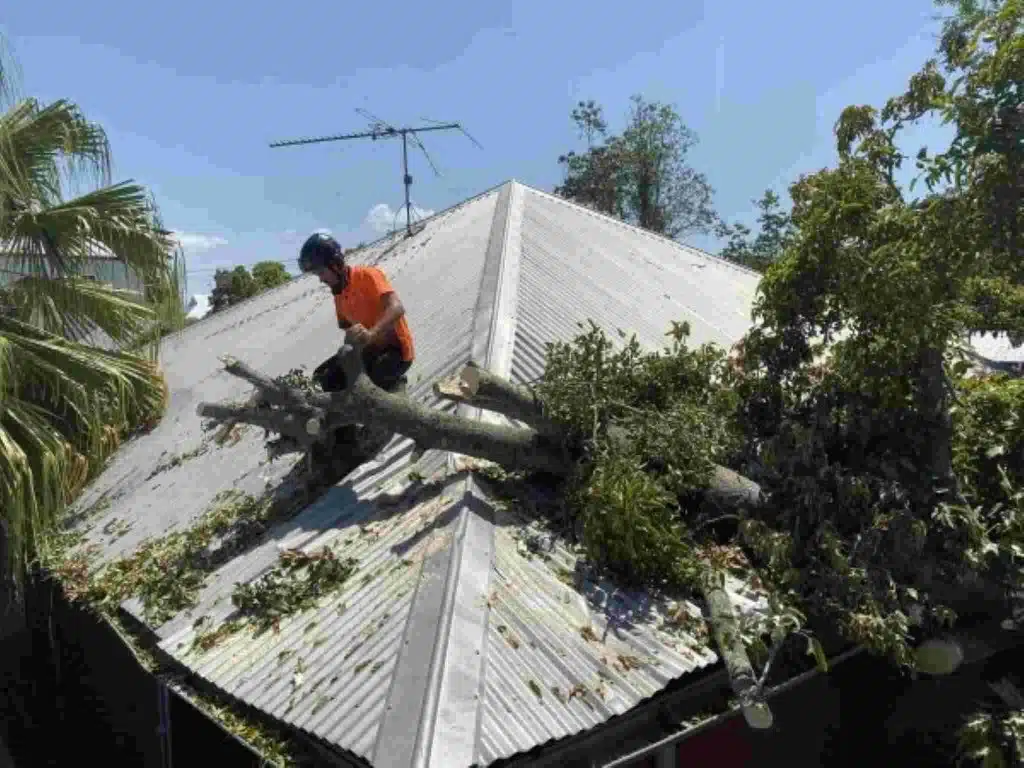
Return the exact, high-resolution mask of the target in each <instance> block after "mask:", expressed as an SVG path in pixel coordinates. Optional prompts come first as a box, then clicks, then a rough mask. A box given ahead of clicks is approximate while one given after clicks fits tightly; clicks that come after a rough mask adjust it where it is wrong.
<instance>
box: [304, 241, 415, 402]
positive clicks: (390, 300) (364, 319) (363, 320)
mask: <svg viewBox="0 0 1024 768" xmlns="http://www.w3.org/2000/svg"><path fill="white" fill-rule="evenodd" d="M299 268H300V269H301V270H302V271H303V272H312V273H314V274H316V275H317V276H318V277H319V278H320V282H322V283H324V284H325V285H326V286H328V287H329V288H330V289H331V291H332V293H334V309H335V313H336V314H337V317H338V326H339V327H340V328H342V329H343V330H349V331H350V332H354V333H355V334H356V338H357V340H358V341H360V342H361V343H362V345H363V368H364V370H365V371H366V375H367V376H368V377H369V379H370V381H372V382H373V383H374V384H376V385H377V386H378V387H380V388H381V389H384V390H387V391H389V392H394V391H395V390H398V389H404V386H405V383H406V378H405V374H406V372H407V371H408V370H409V366H410V365H412V362H413V360H414V359H415V351H414V349H413V343H412V333H411V332H410V330H409V324H408V322H406V319H405V307H403V306H402V300H401V299H400V298H399V297H398V293H397V292H396V291H395V289H394V288H393V287H392V286H391V283H390V281H389V280H388V278H387V277H386V276H385V274H384V273H383V272H382V271H381V270H379V269H378V268H377V267H369V266H362V265H351V264H346V263H345V254H344V250H343V249H342V247H341V245H340V244H339V243H338V241H337V240H335V239H334V238H333V237H331V236H330V235H328V234H325V233H322V232H316V233H314V234H312V235H310V237H309V238H308V239H307V240H306V242H305V243H304V244H303V245H302V250H301V251H300V252H299ZM313 378H314V380H316V381H317V382H318V383H319V384H320V386H321V388H322V389H323V390H324V391H326V392H332V391H338V390H340V389H344V388H345V377H344V374H343V373H342V371H341V369H340V367H339V366H338V364H337V360H336V358H335V357H334V356H333V355H332V356H331V357H330V358H329V359H328V360H325V361H324V362H323V363H322V364H321V365H320V366H319V367H318V368H317V369H316V370H315V371H314V372H313Z"/></svg>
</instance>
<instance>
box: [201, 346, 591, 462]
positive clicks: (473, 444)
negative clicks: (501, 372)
mask: <svg viewBox="0 0 1024 768" xmlns="http://www.w3.org/2000/svg"><path fill="white" fill-rule="evenodd" d="M338 360H339V362H340V364H341V367H342V370H343V372H344V373H345V379H346V382H347V383H348V386H347V388H346V389H345V390H343V391H341V392H324V393H316V394H310V395H307V394H304V393H302V392H300V391H298V390H292V389H291V388H289V387H284V386H282V385H280V384H278V383H277V382H275V381H273V380H272V379H270V378H269V377H267V376H265V375H263V374H261V373H259V372H257V371H254V370H252V369H251V368H249V367H248V366H246V365H245V364H243V363H241V362H239V361H235V360H229V361H227V363H226V366H225V369H226V370H227V371H228V373H231V374H232V375H234V376H238V377H239V378H241V379H244V380H245V381H248V382H250V383H252V384H254V385H255V386H256V388H257V389H258V390H259V392H260V395H261V399H262V400H264V401H266V402H268V403H271V404H277V406H278V407H276V408H238V407H232V406H226V405H218V404H212V403H200V405H199V407H198V409H197V411H198V413H199V414H200V415H201V416H204V417H206V418H210V419H213V420H215V421H228V420H232V421H235V422H236V423H247V424H255V425H257V426H260V427H263V428H264V429H269V430H272V431H275V432H278V433H280V434H282V435H286V436H288V437H292V438H294V439H296V440H299V441H301V442H302V443H303V445H308V444H310V438H316V439H326V438H327V436H329V435H330V433H331V432H332V430H334V429H335V428H337V427H339V426H343V425H345V424H367V425H373V426H374V427H383V428H386V429H389V430H391V431H392V432H393V433H397V434H400V435H404V436H406V437H409V438H412V440H413V441H414V442H415V443H416V445H417V448H418V449H420V450H426V449H430V448H433V449H438V450H445V451H452V452H455V453H461V454H465V455H467V456H473V457H475V458H481V459H487V460H489V461H493V462H495V463H497V464H500V465H502V466H506V467H515V468H517V469H527V470H541V471H545V472H552V473H555V474H565V473H566V472H568V470H569V468H570V466H571V461H570V458H569V457H568V456H567V455H566V453H565V451H564V449H563V447H562V446H561V444H560V443H559V442H558V441H556V440H552V439H549V438H548V437H547V436H545V435H542V434H540V433H539V432H538V431H537V430H535V429H532V428H521V427H511V426H504V425H494V424H486V423H482V422H479V421H475V420H468V419H462V418H459V417H458V416H453V415H450V414H446V413H442V412H440V411H436V410H433V409H430V408H427V407H425V406H423V405H421V404H420V403H418V402H416V401H413V400H410V399H408V398H406V397H405V396H404V395H397V394H392V393H390V392H386V391H384V390H383V389H381V388H380V387H377V386H376V385H375V384H373V382H371V381H370V379H369V378H368V377H367V376H366V375H365V373H364V371H363V366H362V355H361V349H360V348H359V347H358V346H357V345H355V344H353V343H351V340H350V339H348V338H346V343H345V345H344V346H343V347H342V348H341V350H340V351H339V353H338ZM313 442H315V440H314V441H313Z"/></svg>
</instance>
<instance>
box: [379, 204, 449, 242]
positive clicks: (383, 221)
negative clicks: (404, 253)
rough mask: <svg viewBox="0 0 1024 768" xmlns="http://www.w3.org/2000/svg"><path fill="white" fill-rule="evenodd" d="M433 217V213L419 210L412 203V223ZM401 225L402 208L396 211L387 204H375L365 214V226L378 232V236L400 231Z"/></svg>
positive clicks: (403, 216)
mask: <svg viewBox="0 0 1024 768" xmlns="http://www.w3.org/2000/svg"><path fill="white" fill-rule="evenodd" d="M433 215H434V212H433V211H431V210H428V209H425V208H420V207H419V206H418V205H416V204H415V203H413V206H412V218H413V220H414V221H415V220H417V219H425V218H427V217H428V216H433ZM403 224H405V208H404V207H402V208H399V209H398V210H397V211H396V210H395V209H394V208H392V207H391V206H390V205H388V204H387V203H377V204H376V205H375V206H373V208H371V209H370V211H369V213H367V214H366V225H367V226H368V227H369V228H370V229H372V230H373V231H374V232H379V233H380V234H384V233H385V232H391V231H392V230H395V229H400V228H401V227H402V225H403Z"/></svg>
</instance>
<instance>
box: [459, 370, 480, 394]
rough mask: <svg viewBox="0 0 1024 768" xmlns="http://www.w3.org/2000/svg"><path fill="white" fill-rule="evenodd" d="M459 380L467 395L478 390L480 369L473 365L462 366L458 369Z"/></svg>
mask: <svg viewBox="0 0 1024 768" xmlns="http://www.w3.org/2000/svg"><path fill="white" fill-rule="evenodd" d="M459 381H460V382H461V383H462V387H463V389H464V390H465V391H466V392H467V395H468V396H469V397H473V396H474V395H476V393H477V392H478V391H480V369H479V368H477V367H476V366H475V365H466V366H463V368H462V370H461V371H459Z"/></svg>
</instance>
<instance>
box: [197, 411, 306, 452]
mask: <svg viewBox="0 0 1024 768" xmlns="http://www.w3.org/2000/svg"><path fill="white" fill-rule="evenodd" d="M196 413H197V414H198V415H199V416H200V417H202V418H206V419H213V420H214V421H221V422H227V421H231V422H234V423H236V424H237V423H239V422H241V423H244V424H252V425H254V426H257V427H262V428H263V429H266V430H269V431H271V432H277V433H278V434H280V435H284V436H287V437H290V438H292V439H294V440H296V441H298V442H300V443H302V444H303V445H307V446H308V445H311V444H312V443H314V442H316V438H315V437H314V435H315V434H317V433H315V432H314V433H310V432H309V422H310V421H312V419H309V418H308V417H306V416H305V415H302V414H294V413H290V412H288V411H279V410H270V409H263V408H245V407H238V406H233V405H221V404H219V403H199V405H198V407H197V408H196Z"/></svg>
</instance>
